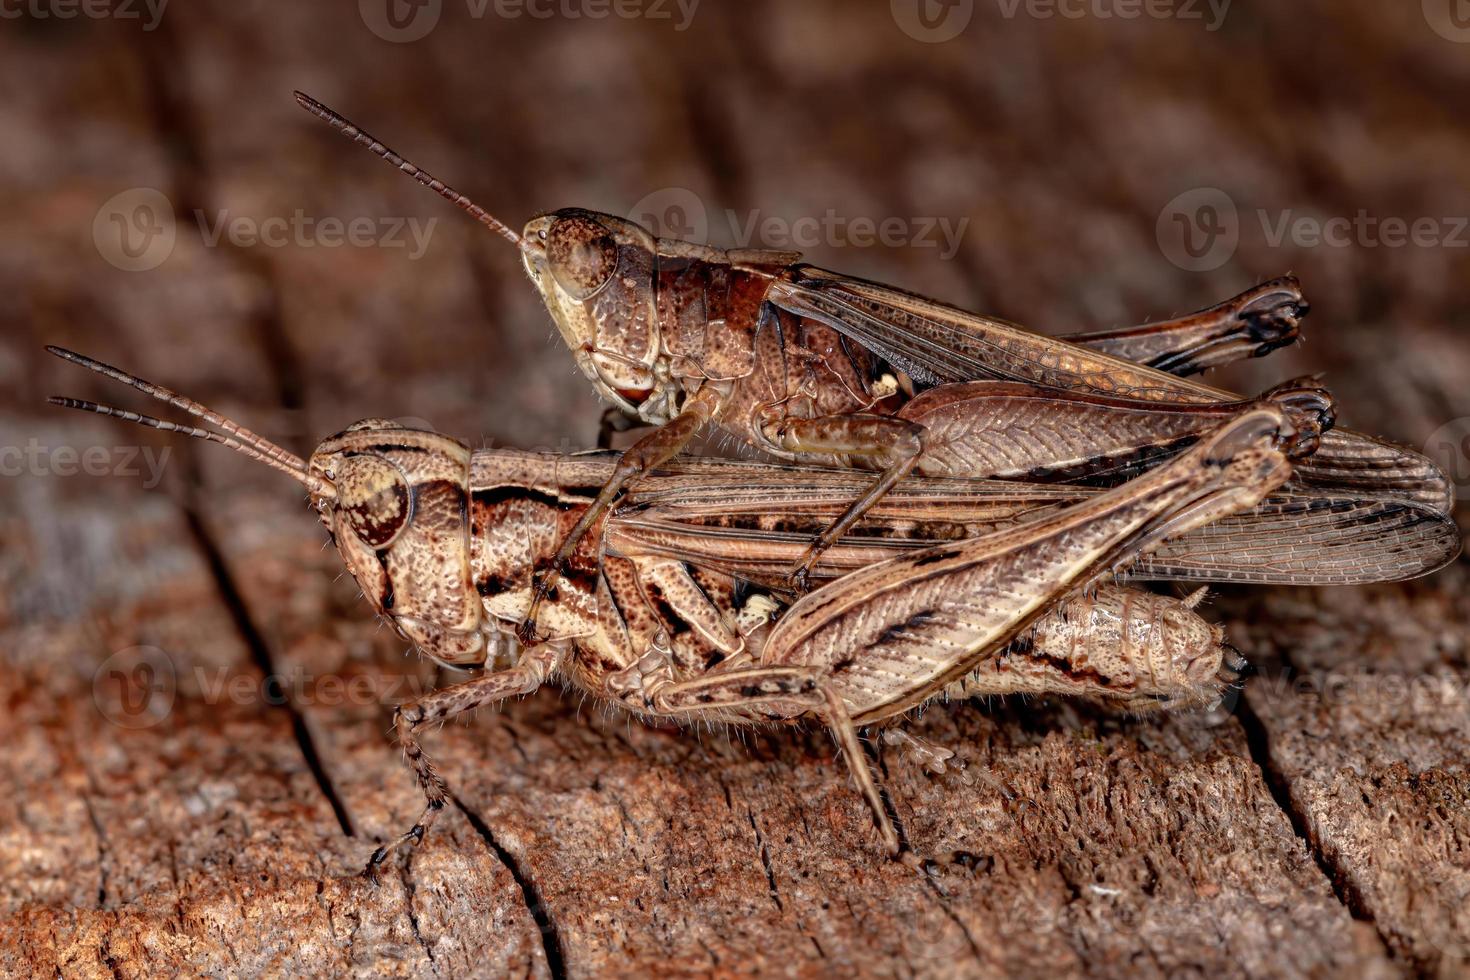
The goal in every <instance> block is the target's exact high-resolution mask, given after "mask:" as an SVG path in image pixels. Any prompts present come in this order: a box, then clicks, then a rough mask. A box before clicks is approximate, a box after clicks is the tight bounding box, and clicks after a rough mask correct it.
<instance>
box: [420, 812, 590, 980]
mask: <svg viewBox="0 0 1470 980" xmlns="http://www.w3.org/2000/svg"><path fill="white" fill-rule="evenodd" d="M449 798H450V799H451V800H453V801H454V805H455V806H456V807H458V808H459V812H460V813H463V814H464V818H465V819H466V820H468V821H469V824H470V826H471V827H473V828H475V833H477V834H479V835H480V839H481V840H483V841H484V842H485V845H486V846H487V847H489V848H490V852H491V853H492V854H494V855H495V857H496V858H497V859H498V860H499V861H500V863H501V864H503V865H504V866H505V870H507V871H509V872H510V876H511V878H512V879H514V881H515V883H516V885H517V886H519V887H520V890H521V900H522V902H523V903H524V904H525V906H526V911H528V912H530V913H531V918H532V919H534V920H535V922H536V928H537V931H538V932H539V933H540V935H541V949H542V952H543V953H545V955H546V969H547V971H548V972H549V973H550V974H551V977H552V980H566V977H567V976H568V974H567V967H566V956H565V954H564V953H563V950H562V944H561V935H560V933H559V932H558V931H557V928H556V923H555V922H553V921H552V919H551V911H550V910H549V909H548V908H547V907H546V902H545V900H544V899H543V898H542V896H541V892H540V889H538V888H537V887H536V883H535V881H533V880H532V879H531V877H530V875H528V874H526V872H525V870H524V869H523V868H522V867H521V863H520V861H519V860H517V858H516V856H515V855H514V854H512V853H511V852H510V851H509V850H507V849H506V848H505V847H504V846H503V845H502V844H501V843H500V842H499V841H497V840H496V839H495V834H494V832H493V831H491V829H490V825H489V824H488V823H486V822H485V820H484V818H483V817H481V816H480V815H479V814H478V813H476V812H475V811H474V810H472V809H470V808H469V807H468V806H466V805H465V802H464V801H463V800H461V799H460V798H459V797H458V796H455V795H454V794H453V793H451V794H450V796H449Z"/></svg>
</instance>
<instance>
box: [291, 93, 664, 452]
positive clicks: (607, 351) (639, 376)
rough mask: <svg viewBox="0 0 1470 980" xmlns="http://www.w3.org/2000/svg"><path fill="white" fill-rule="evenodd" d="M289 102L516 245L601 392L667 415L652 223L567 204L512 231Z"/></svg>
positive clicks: (372, 145) (322, 109) (309, 107)
mask: <svg viewBox="0 0 1470 980" xmlns="http://www.w3.org/2000/svg"><path fill="white" fill-rule="evenodd" d="M296 101H297V102H298V103H299V104H300V105H301V107H302V108H303V109H305V110H306V111H307V112H310V113H311V114H312V115H314V116H316V117H317V118H318V119H321V120H322V121H324V122H326V123H327V124H328V125H329V126H331V127H332V128H333V129H336V130H337V131H338V132H340V133H342V135H344V136H346V137H347V138H348V139H350V140H352V141H353V142H354V143H357V144H359V145H361V146H365V147H367V148H368V150H370V151H371V152H373V153H375V154H377V155H378V156H380V157H382V158H383V159H384V160H386V161H388V163H390V164H392V165H393V167H394V168H396V169H397V170H399V171H400V172H402V173H405V174H408V175H409V176H411V177H413V178H414V179H415V180H417V181H418V182H419V183H421V184H423V185H424V186H426V187H428V188H429V189H430V190H432V191H434V192H435V193H437V194H439V195H440V196H441V197H443V198H445V199H446V200H449V201H451V202H453V204H454V205H455V206H456V207H458V208H460V209H461V210H463V211H465V212H466V213H467V214H469V215H470V216H471V217H472V218H474V219H475V220H476V221H479V222H480V223H481V224H483V225H484V226H485V227H487V228H489V229H490V230H491V231H493V232H495V234H497V235H499V236H500V237H502V238H504V239H505V240H506V241H508V242H510V243H511V244H512V245H514V246H516V248H518V249H520V251H521V256H522V258H523V260H524V262H525V265H526V272H527V273H529V274H530V276H531V281H532V282H534V283H535V284H536V288H537V289H538V290H540V292H541V298H542V299H543V300H545V302H546V308H547V309H548V310H550V311H551V318H552V319H553V320H555V321H556V328H557V330H559V331H560V332H561V336H562V339H563V340H564V341H566V345H567V346H568V347H570V348H571V351H572V356H573V357H574V358H576V361H577V366H578V367H579V368H580V369H581V370H582V373H583V374H585V375H586V376H587V377H588V379H589V380H591V381H592V383H593V384H595V385H596V386H597V390H598V392H599V393H600V394H601V395H602V396H603V397H604V398H606V399H608V400H609V401H611V402H613V404H615V405H617V406H618V408H620V409H622V410H623V411H625V412H627V413H628V414H630V415H636V416H638V417H639V418H640V419H642V420H643V421H645V422H648V423H650V424H654V425H657V424H661V423H663V422H667V421H668V420H669V419H670V418H672V417H673V415H674V414H675V413H676V408H675V403H676V401H677V395H678V389H677V387H676V385H675V383H674V382H672V381H670V380H668V379H666V378H665V379H662V380H661V379H660V378H659V377H658V376H657V374H656V373H655V371H654V363H655V361H656V360H657V359H658V356H659V348H660V344H659V336H658V316H657V310H656V308H655V304H654V276H655V271H654V270H655V269H656V267H657V261H656V259H657V255H658V241H657V239H655V238H654V237H653V234H652V233H651V232H649V231H648V230H647V229H646V228H644V227H642V226H641V225H638V224H635V223H634V222H631V221H627V220H625V219H623V218H618V217H615V216H613V215H610V214H600V213H598V212H596V211H583V210H580V209H577V208H567V209H565V210H562V211H553V212H551V213H550V214H543V215H541V216H539V217H536V218H533V219H531V221H530V223H528V224H527V225H526V227H525V230H524V231H523V232H522V233H521V234H519V235H517V234H516V233H515V232H514V231H512V230H511V229H510V228H509V227H507V226H506V224H505V223H504V222H502V221H501V220H500V219H498V218H496V217H495V216H494V215H492V214H491V213H490V212H488V211H486V210H485V209H484V208H482V207H480V206H479V205H478V204H476V203H475V202H474V201H471V200H470V199H469V197H467V196H466V195H464V194H462V193H460V192H459V191H457V190H455V189H454V188H453V187H450V186H449V185H448V184H445V183H444V182H443V181H441V180H439V179H438V178H436V177H433V176H431V175H430V174H429V173H428V172H427V171H425V170H423V169H422V168H420V167H418V166H416V165H415V164H413V163H411V162H409V161H408V160H406V159H404V158H403V157H401V156H399V155H398V154H397V153H395V152H394V151H393V150H390V149H389V148H388V147H387V146H385V145H384V144H383V143H382V141H380V140H378V139H377V138H376V137H373V136H370V135H369V134H368V133H366V132H364V131H363V130H362V129H361V128H360V127H358V126H357V125H355V124H354V123H352V122H350V121H349V120H348V119H346V118H345V117H344V116H342V115H340V114H339V113H337V112H335V111H334V110H332V109H329V108H328V107H326V106H324V105H322V104H321V103H320V102H318V101H317V100H316V99H313V98H312V97H311V96H309V95H306V94H304V93H301V92H297V93H296Z"/></svg>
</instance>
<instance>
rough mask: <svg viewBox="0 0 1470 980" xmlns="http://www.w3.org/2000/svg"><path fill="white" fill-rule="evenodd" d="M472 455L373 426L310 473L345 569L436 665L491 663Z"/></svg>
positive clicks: (330, 450) (352, 429)
mask: <svg viewBox="0 0 1470 980" xmlns="http://www.w3.org/2000/svg"><path fill="white" fill-rule="evenodd" d="M469 466H470V451H469V448H468V447H467V446H465V445H464V444H463V443H461V442H459V441H458V440H456V439H451V438H449V437H448V436H444V435H440V434H439V433H437V432H426V431H422V430H419V429H408V428H404V427H403V426H402V425H400V424H398V423H397V422H392V421H388V420H385V419H364V420H363V421H361V422H357V423H355V424H353V425H351V426H349V427H348V428H347V429H346V430H345V431H343V432H340V433H338V434H337V435H335V436H332V437H331V438H329V439H327V440H325V441H323V442H322V444H321V445H320V446H318V447H317V449H316V452H314V453H312V454H311V459H310V460H309V461H308V462H307V473H308V474H309V475H311V476H312V477H314V478H316V479H319V480H321V481H323V482H324V483H326V484H329V485H330V486H331V487H332V492H331V493H330V494H321V495H318V494H313V503H314V504H315V505H316V509H317V513H318V514H319V515H320V516H321V520H322V523H323V524H324V525H326V528H327V531H328V533H329V534H331V536H332V541H333V543H334V544H336V546H337V551H338V553H339V554H341V556H342V561H343V562H344V563H345V564H346V565H347V570H348V571H349V572H351V573H352V577H353V578H355V579H357V583H358V585H359V586H361V587H362V593H363V595H364V596H366V597H367V599H368V601H369V602H371V603H372V604H373V606H374V608H375V609H377V611H378V612H380V613H382V614H383V615H385V616H387V617H388V618H389V619H391V620H392V621H393V624H394V626H395V627H396V628H397V629H398V632H399V633H401V634H402V635H403V636H404V637H405V638H406V639H408V640H411V641H413V642H414V643H416V644H417V645H418V646H419V647H420V649H422V650H423V651H424V652H425V653H427V654H429V655H430V656H433V657H434V658H435V659H436V660H440V661H442V662H445V663H448V664H451V665H455V666H473V665H477V664H479V663H481V662H483V660H484V651H485V637H484V635H483V634H482V633H481V631H480V620H481V606H480V602H479V597H478V595H477V594H476V592H475V587H474V578H473V575H472V573H471V570H470V527H469Z"/></svg>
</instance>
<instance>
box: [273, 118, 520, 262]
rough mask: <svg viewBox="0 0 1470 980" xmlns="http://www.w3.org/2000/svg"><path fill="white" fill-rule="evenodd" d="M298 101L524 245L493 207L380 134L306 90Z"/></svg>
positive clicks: (508, 238) (503, 235)
mask: <svg viewBox="0 0 1470 980" xmlns="http://www.w3.org/2000/svg"><path fill="white" fill-rule="evenodd" d="M296 101H297V102H298V103H299V104H300V105H301V108H303V109H305V110H306V111H307V112H309V113H311V114H312V115H313V116H316V117H317V118H318V119H321V120H324V121H325V122H326V123H327V124H328V125H329V126H331V127H332V128H333V129H335V130H337V131H338V132H339V133H341V134H342V135H343V136H346V137H347V138H348V139H350V140H352V142H354V143H360V144H362V145H363V146H365V147H367V148H368V149H369V150H371V151H372V152H373V153H376V154H377V155H378V156H380V157H382V158H383V159H384V160H387V161H388V162H389V163H391V164H392V165H393V166H395V167H397V168H398V169H399V170H401V171H403V172H404V173H406V174H408V175H409V176H410V177H412V178H413V179H414V180H416V181H418V182H419V183H420V184H423V185H424V186H425V187H427V188H428V189H429V190H431V191H433V192H434V193H435V194H438V195H439V196H440V197H442V198H444V199H445V200H448V201H451V202H453V203H454V205H455V206H456V207H458V208H460V209H461V210H463V211H465V212H466V213H468V214H469V215H470V217H472V218H474V219H475V220H476V221H478V222H480V224H482V225H484V226H485V227H487V228H489V229H490V230H491V231H493V232H495V233H496V234H497V235H500V236H501V237H502V238H504V239H506V240H507V241H509V242H510V243H511V244H512V245H514V246H515V247H516V248H521V247H522V244H523V243H522V241H521V236H520V235H518V234H516V233H515V232H514V231H512V230H511V228H510V226H508V225H506V224H504V223H503V222H502V221H500V219H499V218H496V217H495V216H494V215H493V214H491V213H490V212H489V211H486V210H485V209H484V208H482V207H480V206H479V205H478V204H476V203H475V202H474V201H471V200H470V199H469V198H468V197H466V196H465V195H463V194H461V193H460V192H459V191H457V190H455V189H454V188H453V187H450V186H449V185H448V184H446V183H444V181H442V180H440V179H439V178H437V177H435V176H434V175H433V174H430V173H427V172H425V171H424V170H421V169H419V167H417V166H415V165H414V164H412V163H410V162H409V161H408V160H405V159H404V158H403V157H402V156H400V155H399V154H397V153H395V152H394V151H393V150H392V149H390V148H389V147H388V146H387V145H386V144H384V143H383V142H382V141H381V140H379V139H378V138H377V137H376V136H374V135H372V134H371V133H367V132H364V131H363V130H362V129H360V128H359V127H358V126H356V125H354V124H353V123H352V122H351V121H350V120H349V119H347V117H346V116H343V115H341V114H340V113H338V112H335V111H333V110H332V109H329V108H327V107H326V106H324V105H322V104H321V103H320V102H318V101H317V100H316V99H313V98H312V97H311V96H309V95H307V94H306V93H305V92H297V93H296Z"/></svg>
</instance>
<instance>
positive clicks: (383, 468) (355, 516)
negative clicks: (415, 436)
mask: <svg viewBox="0 0 1470 980" xmlns="http://www.w3.org/2000/svg"><path fill="white" fill-rule="evenodd" d="M336 473H337V476H336V479H334V480H333V481H332V483H333V485H334V486H336V488H337V504H336V508H337V513H338V514H340V515H341V519H342V520H343V521H344V522H346V524H347V526H348V527H350V528H352V533H353V534H356V535H357V536H358V538H360V539H361V540H362V542H363V544H366V545H367V546H369V547H371V548H382V547H385V546H387V545H389V544H391V543H392V542H393V539H394V538H396V537H398V534H399V532H401V531H402V530H403V529H404V528H405V527H406V526H407V525H408V518H409V495H408V481H407V480H406V479H404V476H403V472H402V471H401V470H399V469H398V467H396V466H394V465H393V464H392V463H390V462H388V461H387V460H384V459H381V458H379V457H377V456H348V457H347V458H346V459H344V460H342V462H341V464H340V465H339V466H338V467H337V470H336Z"/></svg>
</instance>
